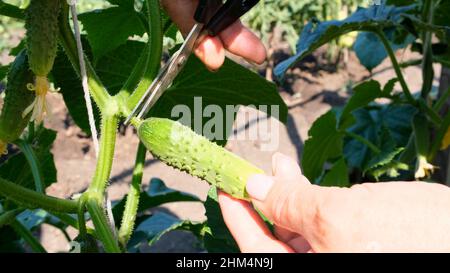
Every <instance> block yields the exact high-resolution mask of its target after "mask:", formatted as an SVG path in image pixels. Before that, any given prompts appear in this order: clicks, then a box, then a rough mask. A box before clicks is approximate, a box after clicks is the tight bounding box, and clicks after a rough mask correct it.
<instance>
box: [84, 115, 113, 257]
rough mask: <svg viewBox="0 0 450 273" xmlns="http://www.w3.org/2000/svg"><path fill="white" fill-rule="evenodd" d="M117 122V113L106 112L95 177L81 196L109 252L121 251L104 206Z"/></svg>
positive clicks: (97, 232) (96, 230) (98, 234)
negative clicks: (107, 113)
mask: <svg viewBox="0 0 450 273" xmlns="http://www.w3.org/2000/svg"><path fill="white" fill-rule="evenodd" d="M117 123H118V119H117V117H116V116H115V114H113V115H111V116H109V115H106V114H104V116H103V119H102V126H101V137H100V149H99V154H98V158H97V166H96V169H95V174H94V178H93V180H92V183H91V185H90V186H89V188H88V190H87V191H86V192H85V193H84V194H83V196H82V197H81V198H82V200H83V202H84V204H85V205H86V207H87V209H88V211H89V214H90V215H91V218H92V221H93V223H94V226H95V232H96V234H97V236H98V238H99V239H100V240H101V241H102V242H103V245H104V247H105V250H106V251H107V252H120V248H119V246H118V244H117V241H116V239H115V237H114V235H113V233H112V230H111V229H110V226H109V224H108V219H107V217H106V215H105V213H104V211H103V208H102V203H103V199H104V193H105V189H106V185H107V182H108V179H109V176H110V174H111V168H112V163H113V158H114V148H115V147H114V146H115V143H116V134H117ZM83 217H84V216H83ZM80 220H82V218H80Z"/></svg>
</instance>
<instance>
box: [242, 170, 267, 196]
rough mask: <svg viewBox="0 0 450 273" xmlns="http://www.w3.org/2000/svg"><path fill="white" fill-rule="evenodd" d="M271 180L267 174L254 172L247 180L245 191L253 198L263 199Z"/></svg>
mask: <svg viewBox="0 0 450 273" xmlns="http://www.w3.org/2000/svg"><path fill="white" fill-rule="evenodd" d="M272 185H273V180H272V178H270V177H269V176H267V175H263V174H255V175H252V176H251V177H250V178H249V179H248V181H247V186H246V189H247V193H248V194H249V195H250V197H252V198H253V199H256V200H258V201H264V200H265V199H266V197H267V195H268V194H269V191H270V189H271V188H272Z"/></svg>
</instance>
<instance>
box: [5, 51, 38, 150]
mask: <svg viewBox="0 0 450 273" xmlns="http://www.w3.org/2000/svg"><path fill="white" fill-rule="evenodd" d="M32 80H33V73H32V72H31V71H30V69H29V67H28V58H27V54H26V51H25V50H22V51H21V52H20V53H19V55H17V57H16V59H15V60H14V62H13V64H12V65H11V68H10V70H9V73H8V77H7V86H6V91H5V99H4V104H3V108H2V112H1V114H0V153H5V152H6V151H7V150H6V145H7V144H8V143H11V142H13V141H15V140H16V139H18V138H19V137H20V135H21V134H22V132H23V130H24V129H25V128H26V126H27V125H28V122H29V121H30V117H31V114H28V115H25V116H24V115H23V114H22V113H23V111H24V110H25V109H26V108H27V107H28V105H30V103H32V102H33V100H34V98H35V93H34V92H31V91H30V90H28V88H27V84H28V83H29V82H30V81H32Z"/></svg>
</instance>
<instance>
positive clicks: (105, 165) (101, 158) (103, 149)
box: [88, 115, 118, 197]
mask: <svg viewBox="0 0 450 273" xmlns="http://www.w3.org/2000/svg"><path fill="white" fill-rule="evenodd" d="M117 124H118V119H117V117H116V116H114V115H113V116H105V115H104V116H103V118H102V125H101V131H100V134H101V136H100V143H99V144H100V149H99V153H98V160H97V166H96V169H95V174H94V178H93V180H92V183H91V185H90V186H89V189H88V192H96V193H99V194H100V195H101V196H102V197H103V196H104V192H105V188H106V184H107V182H108V179H109V176H110V174H111V168H112V163H113V158H114V149H115V144H116V135H117Z"/></svg>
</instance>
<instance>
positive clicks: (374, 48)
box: [0, 0, 450, 252]
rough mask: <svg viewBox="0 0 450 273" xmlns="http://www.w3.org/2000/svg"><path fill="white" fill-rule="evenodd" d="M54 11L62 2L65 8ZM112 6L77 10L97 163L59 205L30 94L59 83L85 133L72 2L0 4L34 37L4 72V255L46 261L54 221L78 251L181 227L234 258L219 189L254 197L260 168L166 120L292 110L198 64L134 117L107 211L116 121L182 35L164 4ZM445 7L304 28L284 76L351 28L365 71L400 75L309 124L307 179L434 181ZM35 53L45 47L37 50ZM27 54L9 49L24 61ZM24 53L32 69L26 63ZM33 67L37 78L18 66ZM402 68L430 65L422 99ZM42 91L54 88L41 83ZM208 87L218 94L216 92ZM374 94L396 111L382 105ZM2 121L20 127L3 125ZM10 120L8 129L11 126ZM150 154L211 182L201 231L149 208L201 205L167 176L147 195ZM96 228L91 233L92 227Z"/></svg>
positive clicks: (231, 73) (395, 5) (280, 70)
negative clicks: (414, 55)
mask: <svg viewBox="0 0 450 273" xmlns="http://www.w3.org/2000/svg"><path fill="white" fill-rule="evenodd" d="M36 2H39V3H36ZM56 2H58V3H59V8H58V9H57V10H55V9H56V7H57V5H56V4H55V3H56ZM108 2H109V5H105V6H103V7H102V8H101V9H99V10H96V11H92V12H85V13H83V14H80V15H79V19H80V20H81V23H82V24H83V29H84V31H85V33H84V34H83V35H82V42H83V47H84V49H85V52H84V53H85V56H82V57H83V58H84V59H85V61H86V70H87V78H88V85H89V91H90V95H91V97H92V98H93V101H94V103H95V105H96V111H97V114H96V117H97V119H98V121H99V123H98V126H100V140H99V153H98V159H97V163H96V168H95V172H94V174H93V176H92V180H91V181H90V184H89V187H88V188H87V189H86V191H84V192H83V193H81V194H80V195H78V196H76V197H74V198H72V199H61V198H55V197H51V196H47V195H46V194H45V189H46V187H48V186H49V185H50V184H51V183H54V182H56V168H55V164H54V162H53V156H52V154H51V151H50V148H51V145H52V143H53V141H54V139H55V137H56V132H54V131H51V130H49V129H47V128H45V123H44V124H43V123H39V122H28V118H31V114H30V113H27V112H26V114H25V115H22V114H23V110H24V108H26V107H27V106H28V105H29V104H30V101H33V99H34V98H35V96H36V95H39V94H37V93H36V92H29V91H28V90H27V89H26V88H27V85H28V86H29V83H32V84H33V85H34V86H35V89H36V86H37V83H36V81H35V80H36V77H37V76H42V77H45V79H46V83H48V82H49V80H47V79H50V80H51V82H52V83H53V84H54V85H55V86H57V87H59V88H61V94H62V96H63V99H64V102H65V105H66V106H67V109H68V111H69V113H70V115H71V116H72V118H73V120H74V122H75V123H76V124H77V125H78V126H79V127H80V128H81V129H82V130H83V131H85V132H86V133H87V134H90V129H89V128H90V126H89V124H88V116H87V111H86V108H85V104H84V99H83V96H84V95H83V89H82V87H81V81H80V78H79V75H80V66H79V62H78V61H79V58H78V57H79V56H78V52H77V46H76V41H75V40H74V33H73V31H72V28H71V25H70V24H69V18H70V15H69V6H68V5H67V3H66V1H62V0H61V1H50V0H46V1H40V0H32V1H31V2H30V6H28V7H26V8H25V7H18V6H15V5H13V4H9V3H8V4H6V3H4V2H3V1H0V14H1V15H2V16H10V17H13V18H15V19H16V20H21V21H22V22H24V24H25V25H26V26H27V29H28V33H27V36H30V35H31V37H27V38H26V41H25V42H24V43H22V44H21V45H19V48H21V47H22V48H23V50H22V51H21V53H20V54H18V55H17V56H16V59H15V61H14V62H13V63H12V64H11V65H10V69H9V73H8V77H7V86H6V90H7V92H6V96H5V103H4V107H3V109H2V116H0V125H1V126H0V136H1V140H2V141H3V142H4V143H5V144H4V145H6V143H11V142H12V144H13V145H10V146H9V147H8V148H9V149H10V150H12V151H14V153H10V154H9V155H8V157H7V158H5V159H4V160H3V161H2V164H1V165H0V198H1V199H0V238H1V239H2V240H4V238H7V241H6V242H3V241H2V243H0V250H1V251H4V250H6V251H12V250H15V251H18V250H20V249H21V246H22V244H23V242H25V243H26V244H28V245H29V246H30V247H31V249H32V250H33V251H35V252H44V251H45V249H44V248H43V247H42V245H40V243H39V241H38V240H37V239H36V238H35V237H34V236H33V233H32V232H33V231H34V230H35V229H36V228H38V227H39V224H41V223H47V224H50V225H53V226H55V227H57V228H59V229H61V230H62V231H63V233H64V232H65V228H66V227H68V226H71V227H73V228H75V229H76V230H78V235H77V237H76V238H74V239H73V238H70V237H69V236H66V237H67V239H68V240H70V241H71V243H72V245H74V246H76V245H78V246H79V247H74V249H73V250H72V252H77V251H83V252H90V251H91V252H97V251H105V252H126V251H139V246H140V243H141V242H142V241H143V240H146V241H148V242H149V243H153V242H155V241H156V240H157V239H158V238H160V237H161V235H163V234H164V233H166V232H168V231H171V230H176V229H182V230H190V231H191V232H192V233H193V234H195V235H196V236H197V237H198V238H199V240H200V242H202V245H203V247H204V248H206V249H207V250H208V251H210V252H214V251H219V252H224V251H227V252H228V251H229V252H233V251H238V249H237V246H236V243H235V242H234V241H233V239H232V238H231V235H230V233H229V232H228V231H227V229H226V228H224V223H223V220H222V219H221V215H220V209H219V207H218V205H217V194H216V192H215V188H216V187H217V188H219V189H221V190H224V191H226V192H228V193H230V194H233V195H234V196H235V197H238V198H242V199H246V198H247V196H246V193H245V185H244V183H245V180H246V178H247V177H248V175H250V174H253V173H259V172H261V170H259V169H258V168H257V167H255V166H253V165H251V164H250V163H249V162H246V161H245V160H244V159H242V158H238V157H237V156H235V155H234V154H232V153H230V152H229V151H226V150H224V149H223V148H221V147H220V146H218V144H224V141H220V140H217V139H216V142H217V144H214V143H211V142H210V141H209V140H208V139H206V138H204V137H202V136H199V135H197V134H196V133H194V132H193V131H191V130H190V128H188V127H185V126H183V125H181V124H179V123H177V122H175V121H171V120H169V119H170V118H171V110H172V109H173V107H174V106H176V105H177V104H186V103H187V104H188V105H187V106H188V107H193V105H192V104H189V101H190V100H193V98H194V97H196V96H201V97H203V104H206V105H208V104H214V105H218V106H219V107H220V108H222V109H225V108H226V106H227V105H228V104H235V105H269V104H270V105H279V106H280V115H279V116H278V118H279V119H280V121H282V122H286V118H287V107H286V105H285V104H284V103H283V101H282V99H281V98H280V96H279V94H278V92H277V89H276V87H275V85H274V84H272V83H269V82H268V81H266V80H265V79H263V78H261V77H260V76H259V75H257V74H255V73H253V72H252V71H249V70H247V69H245V68H243V67H242V66H240V65H238V64H235V63H234V62H232V61H230V60H226V61H225V64H224V66H223V67H222V68H221V69H220V70H219V71H217V72H216V73H211V72H210V71H208V70H207V69H206V68H204V66H203V65H202V64H201V63H200V61H199V60H198V59H196V58H195V57H191V58H190V60H189V61H188V63H187V65H186V66H185V68H184V69H183V71H182V73H180V75H179V76H178V77H177V79H175V81H174V83H173V85H172V86H171V87H170V89H169V90H168V91H167V92H166V93H165V94H164V96H163V97H162V98H161V99H160V100H159V101H158V103H157V104H156V105H155V106H154V107H153V108H152V110H151V111H150V113H149V115H150V116H151V117H150V118H149V119H146V120H134V121H133V124H134V126H135V128H136V129H137V134H138V136H139V138H140V140H141V142H140V143H139V145H138V147H136V160H135V166H134V169H133V175H132V179H131V187H130V190H129V192H128V194H127V196H126V197H125V198H124V199H122V200H120V201H119V202H117V203H116V204H115V205H114V207H113V208H112V209H111V210H109V209H108V205H107V202H106V199H107V198H106V195H105V191H106V190H107V187H108V181H109V179H110V175H111V168H112V164H113V161H114V160H120V158H115V141H116V136H117V129H118V126H119V124H120V122H121V121H122V120H123V119H124V118H125V117H127V116H128V114H129V113H130V112H131V109H133V108H134V106H135V105H136V104H137V102H138V101H139V100H140V98H141V97H142V96H143V94H144V92H145V90H147V88H148V87H149V85H150V84H151V82H152V79H153V78H154V77H155V75H156V73H157V71H158V70H159V66H160V63H161V60H162V59H163V55H165V54H163V53H164V52H163V40H164V38H165V37H166V38H167V37H170V38H173V37H174V33H175V31H174V29H176V28H175V26H174V25H173V24H172V23H171V21H170V19H169V18H168V17H167V15H165V14H164V12H163V11H162V9H161V8H160V4H159V0H138V1H134V0H123V1H116V0H114V1H113V0H110V1H108ZM341 3H342V2H341ZM352 3H353V2H352ZM102 4H105V3H102ZM33 5H36V6H35V7H39V9H42V10H44V11H45V12H44V13H45V14H47V12H50V11H52V10H53V11H54V13H52V14H51V16H50V17H51V19H50V18H46V19H49V20H51V22H52V24H53V23H55V21H54V20H55V18H56V28H55V27H53V26H54V25H52V27H50V26H47V27H39V25H41V24H42V22H40V21H39V22H36V21H34V19H33V18H34V17H33V16H41V15H39V14H33V13H34V9H33ZM5 7H6V8H5ZM449 12H450V10H449V5H448V1H438V0H421V1H409V0H402V1H396V0H390V1H387V3H383V4H382V5H377V6H371V7H368V8H360V9H357V10H356V11H355V12H354V13H353V14H351V15H349V17H348V18H346V19H343V20H333V21H323V22H318V21H317V20H312V21H311V22H310V23H308V24H306V25H305V26H304V28H303V30H302V33H301V35H300V36H299V37H300V38H299V41H298V43H297V46H296V49H297V53H296V54H295V55H294V56H292V57H291V58H289V59H288V60H286V61H284V62H283V63H281V64H280V65H279V66H278V67H277V68H276V70H275V72H276V74H277V75H278V77H279V78H280V79H282V78H283V77H284V75H285V74H286V73H289V68H290V67H292V66H294V65H295V62H297V61H299V60H301V59H302V58H304V57H305V56H307V55H308V54H310V53H311V52H313V51H314V50H316V49H317V48H319V47H320V46H322V45H324V44H327V43H330V42H332V41H333V40H335V39H336V38H337V37H340V36H342V35H346V34H348V33H349V32H352V31H359V34H358V37H357V38H356V42H355V45H354V50H355V51H356V53H357V55H358V57H359V58H360V61H361V63H362V64H363V65H365V66H366V67H367V68H368V69H369V70H371V69H373V68H375V67H376V66H377V65H379V64H380V62H381V61H382V60H383V59H385V58H389V59H390V61H391V62H392V67H393V69H394V71H395V73H396V77H395V78H394V79H392V80H390V81H389V82H387V83H386V84H385V85H384V86H382V85H381V84H380V83H379V82H377V81H375V80H373V79H370V80H367V81H365V82H362V83H360V84H358V85H357V86H355V87H354V88H353V90H354V94H353V95H352V96H351V97H350V98H349V100H348V102H347V104H346V105H345V106H344V107H341V108H334V109H332V110H330V111H329V112H327V113H326V114H324V115H323V116H321V117H320V118H319V119H318V120H317V121H316V122H315V123H314V124H313V126H312V128H311V130H310V131H309V136H310V138H309V139H308V140H306V142H305V146H304V151H303V155H302V157H303V158H302V168H303V173H304V174H305V176H307V177H308V178H309V179H310V180H311V181H312V182H314V183H317V184H320V185H324V186H330V185H333V186H350V185H352V184H355V183H359V182H363V181H368V180H373V181H390V180H394V179H395V180H398V179H404V180H419V179H420V180H427V181H428V180H432V179H433V177H432V176H431V175H432V171H433V170H434V171H435V172H436V171H438V170H435V168H434V167H433V165H434V164H437V163H434V162H435V161H434V160H435V158H436V155H437V154H438V153H439V151H440V149H441V148H447V146H448V143H450V141H449V139H448V138H449V135H450V133H448V131H449V126H450V114H449V113H448V112H445V111H443V110H444V108H445V107H444V106H445V104H446V102H447V100H448V97H449V95H450V92H443V93H441V94H438V95H436V92H433V90H432V85H431V84H430V82H432V78H433V75H434V73H433V64H435V63H437V62H439V63H442V64H443V65H447V66H448V64H449V63H450V61H449V58H448V56H450V54H449V48H448V35H449V32H450V31H449V22H448V20H445V18H446V16H447V14H448V13H449ZM32 19H33V20H32ZM324 19H327V18H324ZM34 24H36V25H34ZM34 27H37V28H34ZM54 31H56V33H55V32H54ZM50 32H51V33H50ZM36 35H37V36H36ZM129 37H134V38H136V37H139V38H138V39H129ZM35 39H37V41H36V40H35ZM35 43H36V44H35ZM55 45H57V47H56V46H55ZM361 45H365V46H361ZM405 46H409V47H410V48H411V49H413V50H416V51H418V52H419V53H421V54H423V58H421V59H420V60H419V61H415V62H411V63H408V64H399V62H398V60H397V57H396V55H395V51H396V50H397V49H400V48H403V47H405ZM40 47H42V48H41V49H42V50H35V49H36V48H40ZM19 48H17V49H14V50H13V51H12V53H11V54H16V53H18V52H19V51H20V50H18V49H19ZM56 48H57V53H56V57H55V59H54V61H53V57H54V56H55V55H54V50H55V49H56ZM30 50H31V52H30ZM35 54H37V55H35ZM39 54H42V55H39ZM168 54H170V53H168ZM27 55H28V56H29V59H28V62H26V61H25V60H26V56H27ZM31 55H33V57H31ZM30 58H33V59H32V60H31V59H30ZM30 60H31V61H30ZM36 62H37V63H38V64H37V66H38V67H37V68H36V66H35V65H36ZM27 65H29V66H30V67H31V70H32V71H30V70H26V69H25V68H24V67H26V66H27ZM407 65H420V66H421V67H422V70H423V73H422V75H423V77H424V84H423V87H422V89H421V90H418V91H419V92H414V91H416V90H410V87H409V85H408V82H407V81H406V79H405V77H404V75H403V72H402V67H404V66H407ZM40 68H44V69H43V70H44V71H40ZM19 72H20V73H19ZM31 72H33V73H31ZM41 72H43V73H41ZM224 79H233V82H232V84H223V81H224ZM48 86H49V85H48V84H46V88H47V87H48ZM397 89H399V90H397ZM46 90H48V89H46ZM212 90H213V91H212ZM210 92H217V94H220V95H217V96H208V94H210ZM12 98H15V100H13V99H12ZM17 98H18V99H17ZM379 98H383V99H385V100H387V101H388V103H385V104H380V103H377V102H376V100H377V99H379ZM8 101H9V102H8ZM13 102H15V103H13ZM268 114H270V113H268ZM3 115H5V117H14V119H9V118H8V119H6V120H3V121H2V120H1V119H2V118H3ZM11 120H12V121H14V123H11V122H9V123H8V122H6V123H3V122H5V121H11ZM37 121H40V119H37ZM14 124H15V125H16V126H14ZM26 125H28V126H26ZM227 126H229V125H227ZM222 129H227V128H222ZM147 151H150V152H151V153H152V154H154V156H156V157H158V158H160V159H161V160H162V161H164V162H165V163H167V164H169V165H171V166H173V167H175V168H178V169H181V170H184V171H186V172H188V173H189V174H191V175H194V176H198V177H200V178H202V179H205V180H206V181H208V182H209V183H211V184H212V185H213V186H214V187H212V189H211V191H210V193H209V194H208V199H207V200H206V201H204V202H203V204H204V206H205V210H206V212H205V215H206V216H207V218H208V219H207V220H206V221H205V222H191V221H180V220H176V219H173V217H170V216H168V215H161V214H152V215H149V214H148V213H146V211H147V210H148V209H150V208H153V207H155V206H159V205H162V204H164V203H168V202H175V201H190V202H192V201H194V202H202V201H201V200H199V198H198V197H196V196H193V195H190V194H188V193H185V192H179V191H175V190H173V189H170V188H168V187H167V186H166V185H165V184H164V182H163V181H161V180H159V179H152V181H151V183H150V187H149V189H148V190H147V191H142V190H141V184H142V176H143V168H144V165H145V159H146V154H147ZM17 170H21V171H20V172H18V171H17ZM30 215H33V216H32V217H33V219H38V220H37V221H35V222H34V223H35V224H29V223H27V221H26V219H28V218H29V217H30ZM89 220H90V221H92V223H93V227H92V228H91V227H90V226H87V225H86V222H87V221H89ZM113 220H114V221H113ZM161 221H164V223H170V225H168V226H165V227H164V228H163V229H157V230H153V229H151V228H150V227H154V226H155V223H158V222H161ZM36 223H37V224H36ZM115 223H116V224H117V225H116V224H115ZM11 234H13V235H14V236H11Z"/></svg>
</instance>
